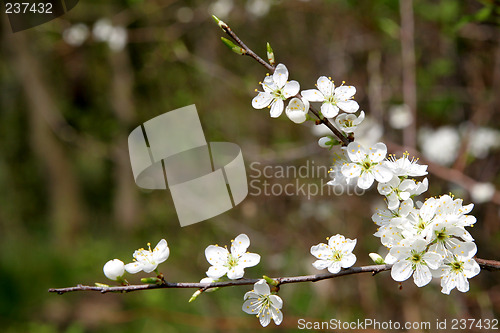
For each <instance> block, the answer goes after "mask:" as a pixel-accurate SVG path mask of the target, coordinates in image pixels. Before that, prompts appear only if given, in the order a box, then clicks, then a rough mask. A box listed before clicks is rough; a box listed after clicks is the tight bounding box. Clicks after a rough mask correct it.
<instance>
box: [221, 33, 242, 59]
mask: <svg viewBox="0 0 500 333" xmlns="http://www.w3.org/2000/svg"><path fill="white" fill-rule="evenodd" d="M220 39H221V40H222V42H223V43H224V45H226V46H227V47H228V48H229V49H230V50H231V51H233V52H234V53H236V54H240V55H243V54H246V53H247V51H245V49H243V48H242V47H240V46H238V45H236V44H234V43H233V42H232V41H230V40H229V39H227V38H224V37H221V38H220Z"/></svg>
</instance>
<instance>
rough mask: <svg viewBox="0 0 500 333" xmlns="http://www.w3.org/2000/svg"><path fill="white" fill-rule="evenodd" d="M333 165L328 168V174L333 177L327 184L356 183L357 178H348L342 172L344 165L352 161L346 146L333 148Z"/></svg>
mask: <svg viewBox="0 0 500 333" xmlns="http://www.w3.org/2000/svg"><path fill="white" fill-rule="evenodd" d="M332 151H333V165H332V167H331V168H330V170H328V174H329V175H330V177H331V178H332V180H330V181H329V182H328V183H327V184H328V185H331V186H339V185H340V186H346V185H348V186H349V185H354V184H355V182H356V180H355V179H354V178H348V177H346V176H344V174H343V173H342V167H343V166H344V165H345V164H347V163H350V162H351V160H350V159H349V155H348V154H347V152H346V149H345V148H338V149H333V150H332Z"/></svg>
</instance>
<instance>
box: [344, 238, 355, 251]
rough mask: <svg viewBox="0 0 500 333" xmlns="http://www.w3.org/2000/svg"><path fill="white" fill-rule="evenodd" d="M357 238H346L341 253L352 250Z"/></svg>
mask: <svg viewBox="0 0 500 333" xmlns="http://www.w3.org/2000/svg"><path fill="white" fill-rule="evenodd" d="M356 243H357V240H356V239H346V241H345V243H344V246H343V247H342V252H343V253H350V252H352V250H354V247H355V246H356Z"/></svg>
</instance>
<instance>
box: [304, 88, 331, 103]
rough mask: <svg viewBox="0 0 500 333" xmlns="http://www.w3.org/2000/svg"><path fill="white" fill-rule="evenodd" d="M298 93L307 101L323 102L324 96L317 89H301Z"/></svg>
mask: <svg viewBox="0 0 500 333" xmlns="http://www.w3.org/2000/svg"><path fill="white" fill-rule="evenodd" d="M300 94H301V95H302V97H304V98H305V99H307V100H308V101H309V102H323V101H324V100H325V96H323V94H322V93H321V91H319V90H317V89H308V90H302V91H301V92H300Z"/></svg>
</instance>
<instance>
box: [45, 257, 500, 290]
mask: <svg viewBox="0 0 500 333" xmlns="http://www.w3.org/2000/svg"><path fill="white" fill-rule="evenodd" d="M474 259H475V260H476V262H477V263H478V264H479V266H481V268H482V269H484V270H488V271H498V270H500V261H496V260H487V259H480V258H474ZM391 268H392V265H388V264H385V265H370V266H361V267H351V268H348V269H344V270H342V271H340V272H338V273H336V274H332V273H325V274H314V275H302V276H289V277H277V278H272V279H273V280H275V281H276V282H277V283H278V285H282V284H289V283H301V282H317V281H321V280H327V279H333V278H336V277H340V276H345V275H352V274H359V273H372V274H373V275H375V274H377V273H380V272H384V271H388V270H390V269H391ZM257 281H259V279H239V280H231V281H222V282H214V283H191V282H165V283H163V284H137V285H128V286H116V287H115V286H114V287H105V286H102V287H101V286H85V285H81V284H79V285H77V286H75V287H68V288H51V289H49V292H51V293H57V294H59V295H62V294H64V293H68V292H73V291H99V292H101V293H103V294H105V293H108V292H121V293H127V292H132V291H139V290H149V289H168V288H196V289H203V290H204V291H205V290H207V289H210V288H224V287H232V286H245V285H252V284H254V283H255V282H257Z"/></svg>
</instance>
